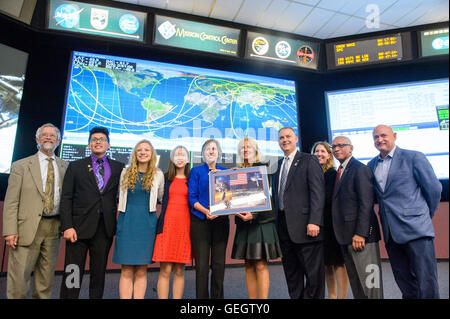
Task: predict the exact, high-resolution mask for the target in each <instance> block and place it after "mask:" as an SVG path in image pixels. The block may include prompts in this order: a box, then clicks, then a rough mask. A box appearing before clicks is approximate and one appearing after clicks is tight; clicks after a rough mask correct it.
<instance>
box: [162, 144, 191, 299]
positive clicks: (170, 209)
mask: <svg viewBox="0 0 450 319" xmlns="http://www.w3.org/2000/svg"><path fill="white" fill-rule="evenodd" d="M190 171H191V169H190V164H189V152H188V150H187V149H186V147H184V146H181V145H179V146H177V147H175V148H174V149H173V150H172V152H171V153H170V162H169V168H168V170H167V173H166V174H165V176H164V196H163V200H162V208H161V214H160V215H159V218H158V224H157V227H156V234H157V235H156V241H155V249H154V252H153V261H155V262H157V261H159V262H160V265H161V267H160V271H159V278H158V298H159V299H167V298H169V286H170V275H171V273H172V271H173V283H172V287H173V289H172V297H173V299H181V298H182V297H183V290H184V265H185V264H188V263H190V262H191V261H192V255H191V238H190V233H189V232H190V226H191V222H190V213H189V202H188V187H187V180H188V178H189V173H190Z"/></svg>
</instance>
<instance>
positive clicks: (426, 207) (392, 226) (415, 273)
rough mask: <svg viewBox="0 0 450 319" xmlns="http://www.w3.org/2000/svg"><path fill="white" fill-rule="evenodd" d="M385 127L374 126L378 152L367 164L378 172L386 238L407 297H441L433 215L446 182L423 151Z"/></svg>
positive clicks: (401, 285)
mask: <svg viewBox="0 0 450 319" xmlns="http://www.w3.org/2000/svg"><path fill="white" fill-rule="evenodd" d="M396 139H397V134H396V133H394V131H393V130H392V128H390V127H389V126H387V125H378V126H377V127H376V128H375V129H374V130H373V141H374V143H375V147H376V148H377V150H378V151H379V152H380V155H379V156H377V157H375V158H374V159H372V160H371V161H370V162H369V164H368V165H369V167H370V168H371V169H372V171H373V172H374V175H375V181H374V182H375V191H376V195H377V198H378V204H379V208H380V210H379V211H380V219H381V225H382V228H383V236H384V242H385V243H386V250H387V253H388V255H389V261H390V263H391V267H392V272H393V273H394V278H395V281H396V282H397V285H398V286H399V288H400V290H401V292H402V295H403V298H407V299H411V298H413V299H416V298H421V299H423V298H436V299H437V298H439V287H438V281H437V264H436V255H435V250H434V229H433V224H432V222H431V219H432V218H433V215H434V213H435V212H436V210H437V208H438V206H439V201H440V199H441V191H442V185H441V183H440V182H439V180H438V179H437V177H436V174H435V173H434V171H433V168H432V167H431V165H430V163H429V162H428V160H427V158H426V157H425V155H424V154H422V153H420V152H416V151H410V150H405V149H402V148H400V147H398V146H396V145H395V141H396Z"/></svg>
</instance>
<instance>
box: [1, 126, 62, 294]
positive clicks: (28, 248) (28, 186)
mask: <svg viewBox="0 0 450 319" xmlns="http://www.w3.org/2000/svg"><path fill="white" fill-rule="evenodd" d="M60 141H61V135H60V132H59V129H58V128H57V127H56V126H54V125H53V124H51V123H47V124H44V125H42V126H41V127H39V128H38V129H37V131H36V144H37V148H38V150H39V151H38V152H37V153H36V154H34V155H32V156H30V157H27V158H24V159H21V160H19V161H17V162H14V163H13V165H12V169H11V174H10V175H9V180H8V189H7V191H6V197H5V203H4V209H3V236H4V239H5V241H6V245H7V246H9V258H8V278H7V292H6V293H7V297H8V299H16V298H20V299H25V298H27V297H28V293H29V291H30V284H31V272H34V282H33V283H34V284H33V290H32V298H45V299H48V298H51V295H52V283H53V277H54V273H55V266H56V261H57V257H58V251H59V237H60V236H59V226H60V220H59V209H58V207H59V199H60V189H61V186H62V180H63V178H64V173H65V171H66V168H67V163H66V162H65V161H63V160H62V159H60V158H59V157H56V156H55V149H56V148H57V147H58V145H59V143H60Z"/></svg>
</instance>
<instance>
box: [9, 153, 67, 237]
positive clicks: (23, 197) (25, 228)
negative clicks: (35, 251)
mask: <svg viewBox="0 0 450 319" xmlns="http://www.w3.org/2000/svg"><path fill="white" fill-rule="evenodd" d="M56 165H57V166H58V171H59V185H58V186H59V187H60V189H61V188H62V181H63V178H64V174H65V172H66V168H67V165H68V164H67V163H66V162H65V161H63V160H62V159H60V158H58V157H56ZM44 196H45V195H44V190H43V187H42V178H41V169H40V166H39V157H38V153H36V154H34V155H32V156H29V157H26V158H24V159H21V160H18V161H16V162H14V163H13V165H12V168H11V173H10V175H9V180H8V189H7V190H6V196H5V202H4V206H3V236H8V235H16V234H18V235H19V240H18V245H19V246H29V245H31V243H32V242H33V240H34V237H35V235H36V231H37V228H38V225H39V222H40V220H41V217H42V211H43V210H44Z"/></svg>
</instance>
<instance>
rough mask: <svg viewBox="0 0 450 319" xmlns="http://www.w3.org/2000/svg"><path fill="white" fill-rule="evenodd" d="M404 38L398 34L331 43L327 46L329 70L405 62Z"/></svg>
mask: <svg viewBox="0 0 450 319" xmlns="http://www.w3.org/2000/svg"><path fill="white" fill-rule="evenodd" d="M402 37H403V34H400V33H398V34H392V35H383V36H379V37H374V38H369V39H360V40H353V41H345V42H335V43H329V44H327V56H328V68H329V69H339V68H345V67H352V66H358V65H365V64H375V63H385V62H393V61H401V60H404V59H405V54H404V53H405V52H404V48H403V42H404V39H402ZM408 39H410V37H408ZM407 55H408V54H407Z"/></svg>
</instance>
